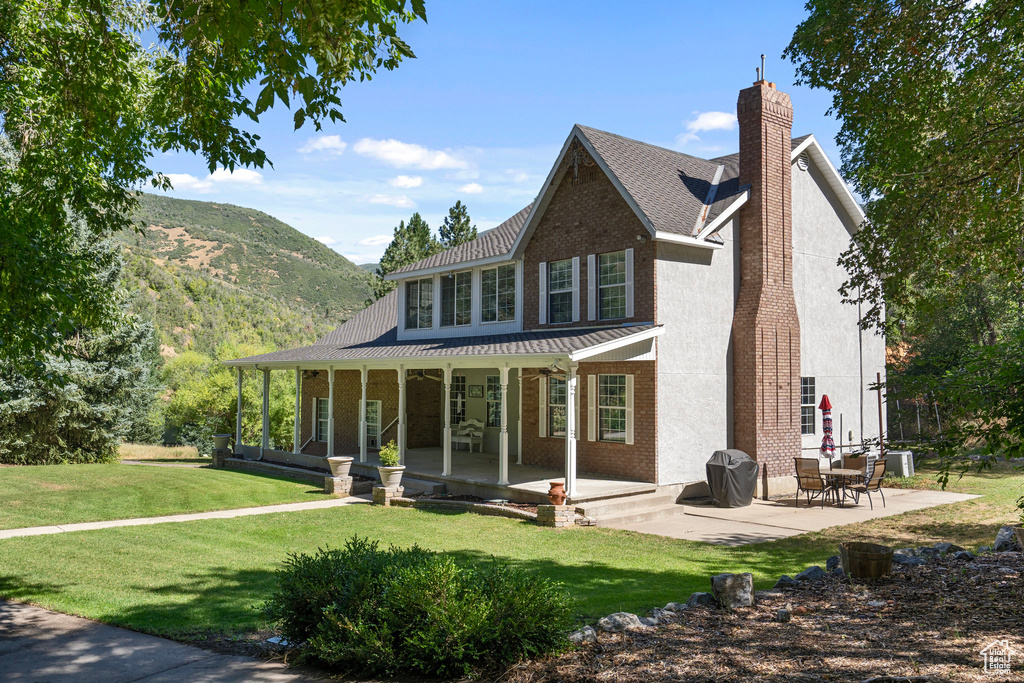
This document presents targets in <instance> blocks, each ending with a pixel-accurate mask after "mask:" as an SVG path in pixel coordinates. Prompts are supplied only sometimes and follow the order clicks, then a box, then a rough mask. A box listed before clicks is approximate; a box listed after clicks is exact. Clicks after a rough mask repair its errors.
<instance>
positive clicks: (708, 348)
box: [656, 223, 738, 485]
mask: <svg viewBox="0 0 1024 683" xmlns="http://www.w3.org/2000/svg"><path fill="white" fill-rule="evenodd" d="M719 234H720V235H721V236H722V237H723V238H724V240H725V247H724V248H722V249H719V250H716V251H709V250H705V249H696V248H694V247H686V246H682V245H675V244H667V243H659V244H658V260H657V272H656V276H657V291H658V322H659V323H662V324H664V325H665V331H664V332H663V333H662V335H661V336H660V337H659V338H658V483H659V484H663V485H664V484H676V483H681V482H691V481H697V480H703V479H704V477H705V472H704V464H705V463H706V462H707V460H708V458H709V457H711V454H712V453H714V452H715V451H716V450H718V449H721V448H727V447H728V446H729V445H730V444H731V441H732V376H731V374H730V372H731V368H732V358H731V341H730V339H731V336H732V318H733V310H734V308H735V303H736V291H737V284H738V283H737V281H736V274H735V273H736V270H735V268H736V257H737V252H736V248H735V244H734V243H733V224H732V223H730V224H729V225H726V226H725V227H724V228H722V231H721V232H720V233H719Z"/></svg>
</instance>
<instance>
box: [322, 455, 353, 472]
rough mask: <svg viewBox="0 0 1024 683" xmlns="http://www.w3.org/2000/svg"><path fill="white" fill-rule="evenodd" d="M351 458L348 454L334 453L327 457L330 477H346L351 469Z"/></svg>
mask: <svg viewBox="0 0 1024 683" xmlns="http://www.w3.org/2000/svg"><path fill="white" fill-rule="evenodd" d="M354 459H355V458H353V457H352V456H350V455H335V456H331V457H330V458H327V464H328V465H330V466H331V476H332V477H347V476H348V472H349V470H350V469H352V461H353V460H354Z"/></svg>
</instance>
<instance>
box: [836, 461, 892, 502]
mask: <svg viewBox="0 0 1024 683" xmlns="http://www.w3.org/2000/svg"><path fill="white" fill-rule="evenodd" d="M884 476H885V461H884V460H876V461H875V467H874V469H873V470H872V472H871V476H870V477H865V478H864V480H863V481H861V482H860V483H857V484H853V485H848V486H847V487H846V490H847V491H851V492H853V500H854V502H855V503H860V494H862V493H866V494H867V496H868V503H870V504H871V509H872V510H874V509H875V503H874V501H872V500H871V492H872V491H877V492H878V495H880V496H882V507H885V494H884V493H882V477H884Z"/></svg>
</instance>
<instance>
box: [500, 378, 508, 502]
mask: <svg viewBox="0 0 1024 683" xmlns="http://www.w3.org/2000/svg"><path fill="white" fill-rule="evenodd" d="M500 372H501V438H500V440H499V442H498V486H508V363H505V364H504V365H503V366H501V368H500Z"/></svg>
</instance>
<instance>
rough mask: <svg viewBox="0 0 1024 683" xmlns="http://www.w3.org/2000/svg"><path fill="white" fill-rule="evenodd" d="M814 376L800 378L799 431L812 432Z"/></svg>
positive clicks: (803, 432)
mask: <svg viewBox="0 0 1024 683" xmlns="http://www.w3.org/2000/svg"><path fill="white" fill-rule="evenodd" d="M814 396H815V394H814V378H813V377H801V378H800V433H801V434H813V433H814V410H815V406H814Z"/></svg>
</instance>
